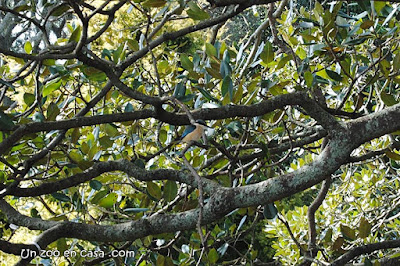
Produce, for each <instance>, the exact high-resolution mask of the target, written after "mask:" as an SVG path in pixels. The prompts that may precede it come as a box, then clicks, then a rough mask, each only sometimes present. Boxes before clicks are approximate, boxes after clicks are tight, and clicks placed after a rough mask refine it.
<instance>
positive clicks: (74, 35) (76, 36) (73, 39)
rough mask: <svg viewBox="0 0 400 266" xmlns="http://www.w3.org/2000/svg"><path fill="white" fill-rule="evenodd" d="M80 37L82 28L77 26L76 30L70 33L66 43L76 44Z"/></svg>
mask: <svg viewBox="0 0 400 266" xmlns="http://www.w3.org/2000/svg"><path fill="white" fill-rule="evenodd" d="M81 35H82V27H81V25H79V26H78V27H76V29H75V30H74V31H73V32H72V34H71V36H70V37H69V40H68V42H76V43H78V42H79V40H80V38H81Z"/></svg>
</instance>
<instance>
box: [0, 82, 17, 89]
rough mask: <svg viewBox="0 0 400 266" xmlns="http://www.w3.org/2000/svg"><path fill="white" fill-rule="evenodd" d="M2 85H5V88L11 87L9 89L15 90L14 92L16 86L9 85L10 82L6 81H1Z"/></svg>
mask: <svg viewBox="0 0 400 266" xmlns="http://www.w3.org/2000/svg"><path fill="white" fill-rule="evenodd" d="M0 84H3V85H5V86H7V87H9V88H11V89H13V90H15V87H14V85H12V84H11V83H9V82H7V81H4V80H2V79H0Z"/></svg>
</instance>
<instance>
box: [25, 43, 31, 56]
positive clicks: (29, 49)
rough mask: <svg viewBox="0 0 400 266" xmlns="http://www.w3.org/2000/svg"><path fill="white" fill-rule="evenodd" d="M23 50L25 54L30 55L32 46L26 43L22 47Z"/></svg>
mask: <svg viewBox="0 0 400 266" xmlns="http://www.w3.org/2000/svg"><path fill="white" fill-rule="evenodd" d="M24 50H25V52H26V53H27V54H31V53H32V44H31V42H30V41H26V42H25V45H24Z"/></svg>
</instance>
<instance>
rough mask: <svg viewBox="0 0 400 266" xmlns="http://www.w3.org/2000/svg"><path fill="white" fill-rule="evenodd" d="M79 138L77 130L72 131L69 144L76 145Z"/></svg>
mask: <svg viewBox="0 0 400 266" xmlns="http://www.w3.org/2000/svg"><path fill="white" fill-rule="evenodd" d="M80 136H81V134H80V130H79V128H74V130H73V131H72V133H71V143H76V142H77V141H78V140H79V137H80Z"/></svg>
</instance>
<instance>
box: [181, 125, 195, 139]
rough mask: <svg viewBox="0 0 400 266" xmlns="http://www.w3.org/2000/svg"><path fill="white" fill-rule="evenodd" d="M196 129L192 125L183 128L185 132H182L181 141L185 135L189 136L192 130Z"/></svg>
mask: <svg viewBox="0 0 400 266" xmlns="http://www.w3.org/2000/svg"><path fill="white" fill-rule="evenodd" d="M195 129H196V127H195V126H194V125H189V126H186V127H185V131H183V134H182V136H181V139H183V138H184V137H186V135H187V134H189V133H190V132H192V131H193V130H195Z"/></svg>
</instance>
